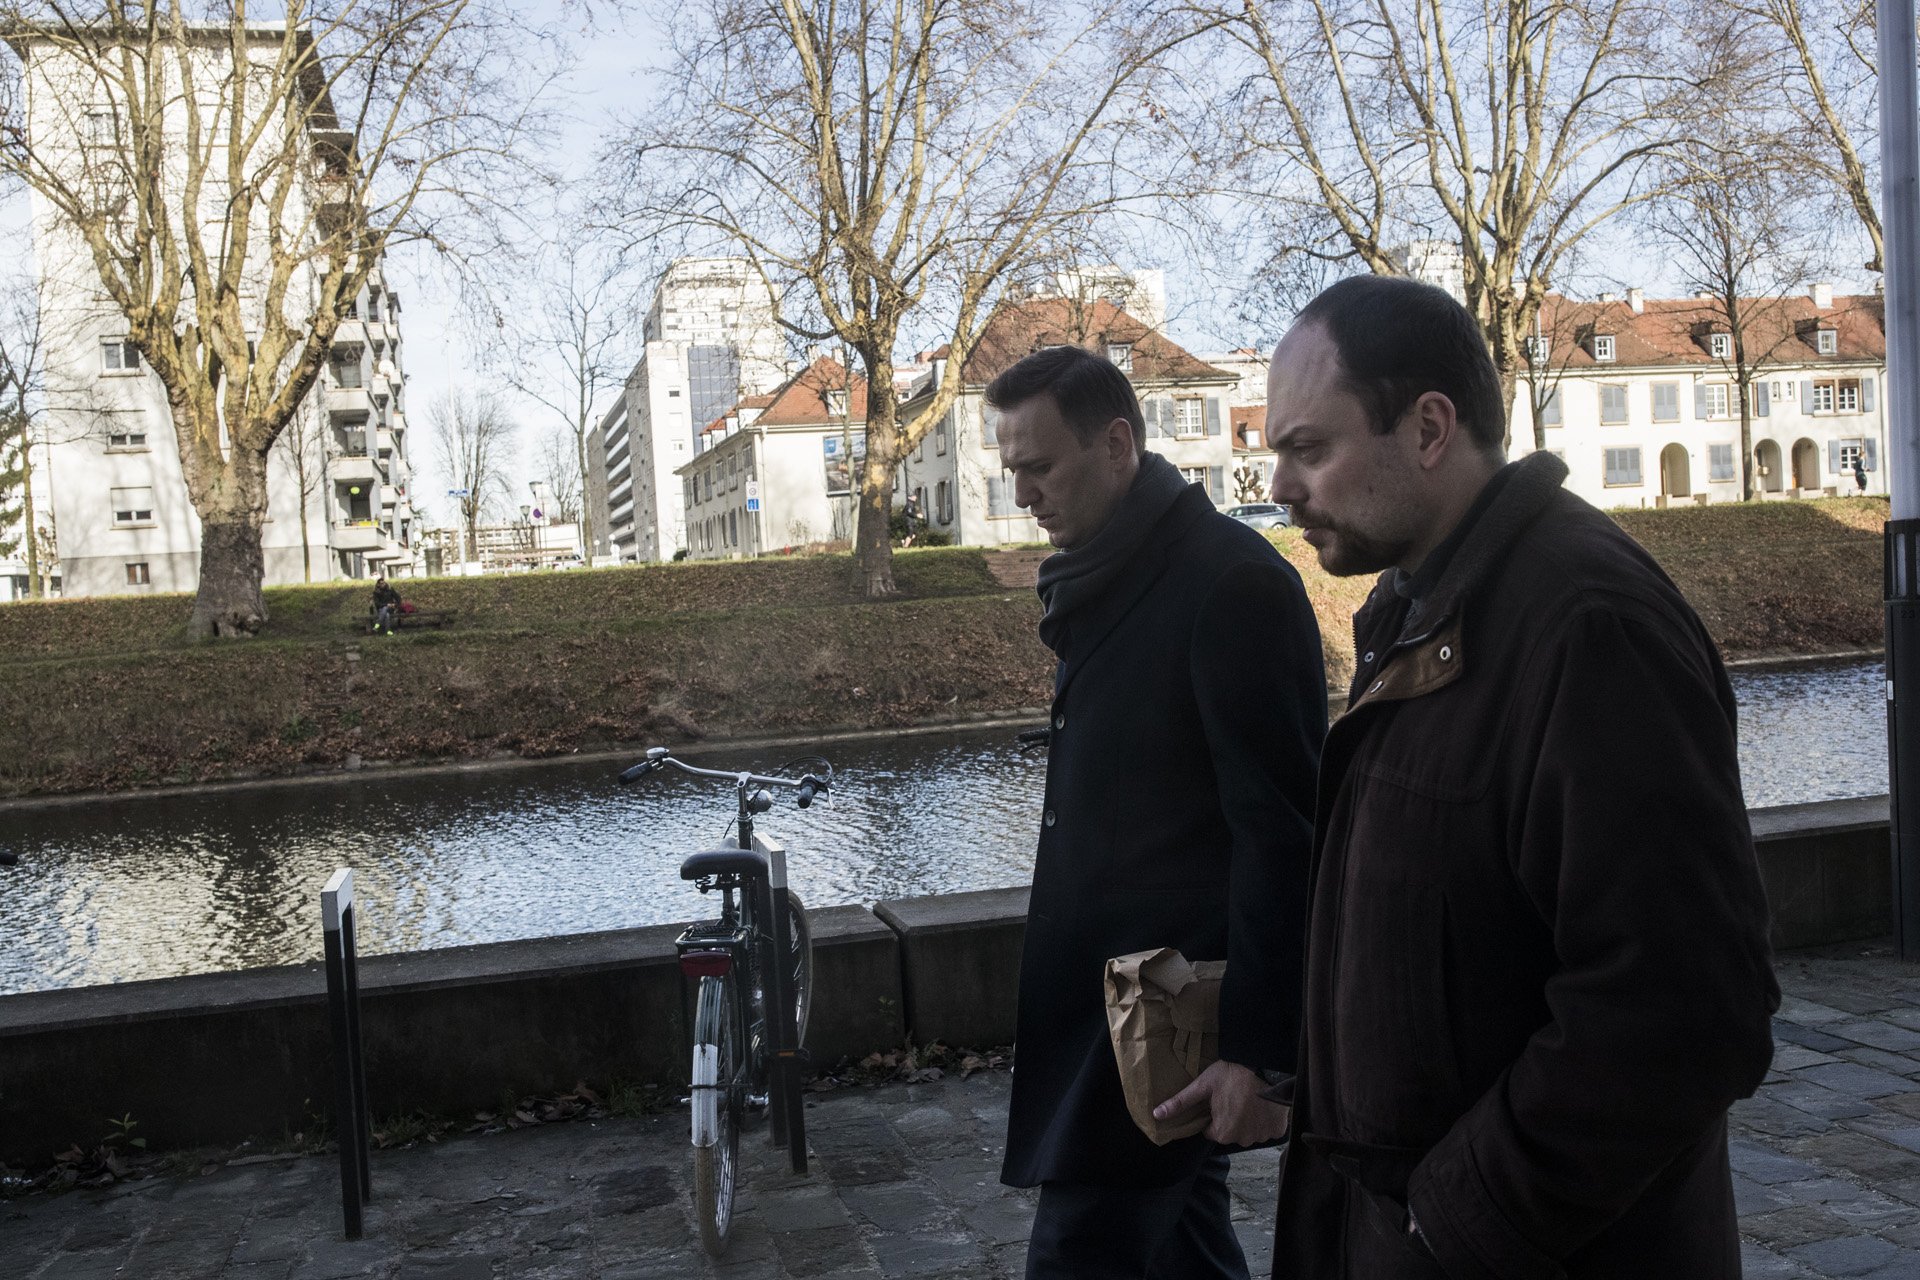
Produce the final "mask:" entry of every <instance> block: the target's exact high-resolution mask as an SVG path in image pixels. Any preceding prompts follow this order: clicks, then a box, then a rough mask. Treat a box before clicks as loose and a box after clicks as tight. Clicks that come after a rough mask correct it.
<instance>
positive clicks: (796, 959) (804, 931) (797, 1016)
mask: <svg viewBox="0 0 1920 1280" xmlns="http://www.w3.org/2000/svg"><path fill="white" fill-rule="evenodd" d="M786 976H787V990H788V991H790V992H792V993H793V1043H794V1046H795V1047H796V1048H797V1047H799V1046H800V1045H803V1044H805V1043H806V1042H807V1014H808V1013H809V1012H811V1011H812V1008H813V931H812V930H811V929H810V928H809V927H808V926H807V909H806V907H805V906H804V905H803V904H802V903H801V901H800V895H799V894H797V893H795V892H794V891H793V890H791V889H789V890H787V967H786Z"/></svg>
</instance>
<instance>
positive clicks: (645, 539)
mask: <svg viewBox="0 0 1920 1280" xmlns="http://www.w3.org/2000/svg"><path fill="white" fill-rule="evenodd" d="M644 338H645V344H644V346H643V348H642V350H641V353H640V358H639V360H638V361H637V362H636V363H635V364H634V367H633V372H632V373H630V374H628V375H627V379H626V382H625V384H624V386H623V387H622V389H621V394H620V396H619V397H618V398H617V399H616V400H615V402H614V404H613V405H612V406H611V407H610V408H609V409H608V410H607V412H606V414H605V415H604V416H603V417H602V418H601V420H600V422H599V424H598V426H597V428H596V431H595V437H594V443H593V445H592V446H591V447H590V448H589V454H590V458H589V464H588V469H589V471H591V472H593V473H594V474H595V476H597V477H598V479H597V480H594V481H592V482H590V483H589V486H588V493H589V500H590V501H595V506H594V508H593V510H594V524H595V529H596V537H595V541H596V542H597V543H598V542H601V541H602V539H601V538H600V536H599V535H598V532H597V531H598V530H600V529H605V530H606V531H607V533H606V537H605V539H604V550H600V549H596V552H595V554H596V555H609V556H613V557H617V558H618V559H621V560H628V561H633V560H671V559H672V558H673V557H674V555H675V554H676V553H677V552H679V551H681V550H683V549H686V548H687V547H688V546H689V545H690V543H689V540H688V532H687V511H686V507H685V505H684V503H683V501H682V486H681V484H680V480H679V477H678V474H677V473H678V471H679V469H680V468H681V467H683V466H685V465H686V464H687V463H688V462H690V461H692V459H693V457H694V455H695V454H697V453H698V452H699V451H700V448H701V443H702V442H701V438H700V429H701V428H702V427H704V426H705V425H706V424H708V423H710V422H712V421H713V420H714V419H715V418H717V417H719V416H720V415H722V414H724V413H726V412H727V411H728V410H729V409H731V408H732V407H733V406H734V404H735V403H736V402H738V401H739V399H740V398H741V397H742V396H743V395H748V396H751V395H756V394H764V393H766V392H768V391H771V390H773V389H774V387H776V386H778V385H779V384H780V383H781V382H782V381H784V380H785V378H786V365H785V352H786V342H785V339H784V338H783V337H782V335H781V333H780V330H779V327H778V326H777V325H776V324H775V323H774V319H773V301H772V298H771V295H769V294H768V293H767V290H766V286H765V284H764V282H762V281H761V279H760V277H759V275H758V273H757V272H755V271H754V270H753V267H752V264H751V263H750V262H748V261H747V260H746V259H744V258H683V259H680V260H678V261H676V262H674V263H673V264H672V265H671V266H669V267H668V268H667V270H666V272H665V273H664V274H663V275H662V276H661V278H660V283H659V285H658V287H657V288H656V289H655V292H654V296H653V302H652V304H651V305H650V306H649V307H648V310H647V319H646V324H645V329H644ZM596 492H598V493H600V494H601V495H602V496H601V497H600V498H599V499H597V500H596V499H595V498H594V496H593V495H594V494H595V493H596ZM601 502H604V504H605V505H604V506H602V505H600V503H601Z"/></svg>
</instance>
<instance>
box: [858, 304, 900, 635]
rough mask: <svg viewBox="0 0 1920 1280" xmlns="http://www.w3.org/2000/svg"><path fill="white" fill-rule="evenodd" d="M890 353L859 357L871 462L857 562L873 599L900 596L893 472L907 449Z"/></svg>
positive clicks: (887, 347)
mask: <svg viewBox="0 0 1920 1280" xmlns="http://www.w3.org/2000/svg"><path fill="white" fill-rule="evenodd" d="M892 353H893V344H892V343H891V342H890V341H889V342H887V343H885V344H876V345H875V346H874V347H872V348H871V349H865V350H862V351H861V353H860V356H861V362H862V363H863V364H865V365H866V367H867V460H866V463H865V465H864V466H862V468H861V470H860V486H859V501H860V506H859V513H858V523H857V524H856V526H855V528H854V536H853V563H854V567H855V569H856V570H857V571H858V572H859V574H860V577H861V580H862V582H863V584H864V586H865V589H866V593H867V599H869V600H879V599H882V598H884V597H886V596H890V595H894V594H895V593H897V592H898V591H899V588H898V587H896V586H895V585H894V581H893V471H894V466H895V464H896V462H897V459H898V457H899V455H900V454H901V453H902V452H903V450H902V449H901V448H900V440H899V435H900V419H899V414H898V410H897V409H896V408H895V407H894V401H893V364H892ZM876 388H878V390H876ZM849 394H851V389H849Z"/></svg>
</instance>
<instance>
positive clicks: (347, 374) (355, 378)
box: [333, 356, 363, 387]
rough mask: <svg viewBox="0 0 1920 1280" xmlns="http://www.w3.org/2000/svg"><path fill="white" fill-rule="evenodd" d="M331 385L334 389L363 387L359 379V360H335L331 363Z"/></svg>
mask: <svg viewBox="0 0 1920 1280" xmlns="http://www.w3.org/2000/svg"><path fill="white" fill-rule="evenodd" d="M333 385H334V386H336V387H358V386H361V385H363V381H362V379H361V377H360V359H359V357H358V356H355V357H354V358H352V359H350V360H335V361H334V362H333Z"/></svg>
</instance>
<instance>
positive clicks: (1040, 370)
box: [987, 347, 1147, 453]
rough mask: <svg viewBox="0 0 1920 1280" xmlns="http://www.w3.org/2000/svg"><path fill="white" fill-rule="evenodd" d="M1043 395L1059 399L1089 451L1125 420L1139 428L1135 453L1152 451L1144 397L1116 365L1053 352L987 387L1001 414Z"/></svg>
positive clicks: (1074, 351)
mask: <svg viewBox="0 0 1920 1280" xmlns="http://www.w3.org/2000/svg"><path fill="white" fill-rule="evenodd" d="M1043 395H1044V396H1052V397H1053V403H1054V406H1055V407H1056V408H1058V409H1059V410H1060V416H1061V417H1062V418H1064V419H1066V422H1067V425H1068V426H1069V427H1071V428H1073V437H1074V439H1076V440H1078V441H1079V442H1080V444H1081V445H1082V446H1083V447H1084V446H1086V445H1090V444H1092V443H1093V442H1094V440H1096V439H1097V438H1098V437H1099V435H1100V433H1101V432H1102V431H1105V430H1106V429H1107V424H1108V423H1109V422H1112V421H1113V420H1114V419H1115V418H1125V419H1126V420H1127V422H1128V423H1129V424H1131V425H1132V427H1133V451H1134V452H1135V453H1144V452H1146V448H1147V420H1146V418H1145V417H1144V416H1143V415H1142V414H1141V412H1140V397H1138V396H1136V395H1135V394H1134V393H1133V384H1132V383H1131V382H1128V381H1127V375H1126V374H1124V373H1122V372H1120V366H1119V365H1116V364H1115V363H1114V362H1113V361H1111V360H1108V359H1105V358H1103V357H1101V356H1097V355H1095V354H1093V352H1091V351H1087V350H1084V349H1083V348H1080V347H1048V348H1046V349H1045V350H1043V351H1036V352H1034V353H1033V354H1032V355H1030V356H1028V357H1027V358H1026V359H1024V360H1022V361H1020V362H1019V363H1018V364H1016V365H1014V366H1013V367H1012V368H1011V369H1008V370H1007V371H1006V372H1004V373H1002V374H1001V375H1000V376H999V377H997V378H995V379H994V380H993V381H992V382H989V383H988V384H987V403H988V404H990V405H992V406H993V407H994V408H996V409H1011V408H1013V407H1014V406H1015V405H1021V404H1025V403H1026V402H1027V401H1029V400H1031V399H1033V398H1034V397H1035V396H1043Z"/></svg>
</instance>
